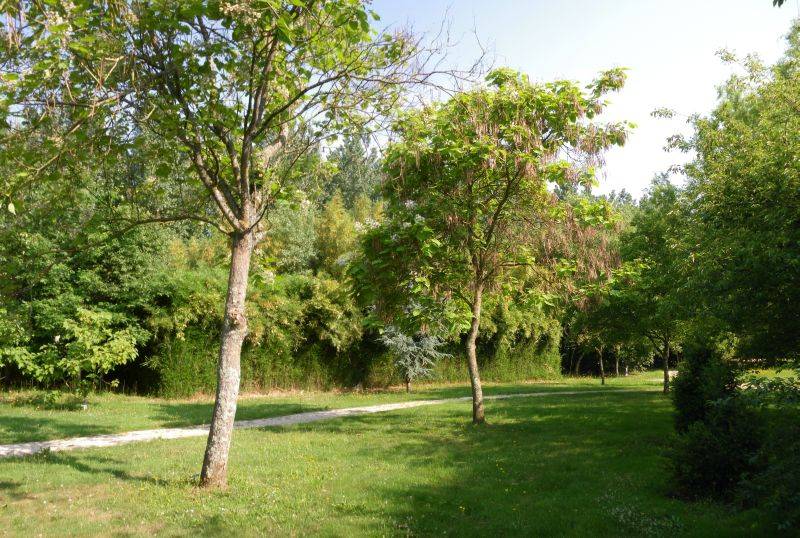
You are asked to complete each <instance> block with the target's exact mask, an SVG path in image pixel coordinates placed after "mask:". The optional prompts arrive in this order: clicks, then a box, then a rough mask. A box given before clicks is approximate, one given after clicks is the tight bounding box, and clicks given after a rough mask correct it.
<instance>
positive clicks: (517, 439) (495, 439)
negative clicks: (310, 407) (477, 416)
mask: <svg viewBox="0 0 800 538" xmlns="http://www.w3.org/2000/svg"><path fill="white" fill-rule="evenodd" d="M570 398H571V399H567V397H561V398H559V397H556V396H553V397H551V398H546V399H545V398H543V399H530V400H528V399H524V398H523V399H515V400H508V401H499V402H492V403H491V404H489V405H487V417H488V419H489V421H490V423H489V425H486V426H472V425H470V424H468V423H467V421H468V420H469V406H468V405H465V406H463V407H464V409H463V410H462V409H461V408H460V406H459V407H456V406H447V407H446V408H444V409H441V408H440V409H438V410H436V411H433V410H425V411H421V413H422V414H423V417H420V416H416V417H409V416H408V415H404V414H403V412H397V413H390V414H387V415H382V416H380V417H375V416H360V417H353V418H349V419H347V420H343V421H335V422H331V423H320V424H316V425H313V426H311V425H309V426H306V427H308V428H313V429H314V430H317V431H320V432H333V433H342V434H347V433H352V432H353V431H354V430H360V431H367V432H369V431H370V430H372V431H374V432H376V433H378V434H381V433H383V432H390V433H391V434H393V435H394V436H395V437H396V438H397V441H396V442H393V443H391V445H389V446H385V445H378V446H376V445H375V444H369V446H365V447H363V448H362V449H356V450H355V455H354V456H351V457H353V458H355V459H361V458H363V459H371V460H377V461H381V460H390V461H393V462H396V464H397V465H398V466H399V467H401V469H404V470H405V472H400V473H399V476H400V477H401V479H400V480H381V481H378V483H377V484H372V485H371V487H372V488H373V489H375V490H377V492H378V493H377V495H376V496H378V497H379V498H382V499H387V500H388V502H387V503H385V504H384V505H382V506H379V507H371V506H361V505H358V504H357V503H356V506H357V510H361V511H362V512H364V513H366V514H367V515H368V516H369V519H370V520H372V521H376V520H377V521H380V522H381V523H380V524H383V525H385V524H386V523H387V519H388V520H389V521H388V522H389V523H390V525H391V526H392V527H393V528H394V529H395V532H396V533H398V534H409V535H421V536H428V535H437V534H446V535H457V536H492V535H495V536H547V535H552V536H563V535H592V536H595V535H607V536H620V535H640V534H646V535H659V534H664V535H669V534H673V533H674V532H677V531H679V530H680V528H681V525H682V523H681V521H680V520H679V519H678V518H677V517H675V516H674V515H673V514H671V513H670V512H669V510H668V509H667V508H666V505H668V504H669V502H671V501H670V500H668V499H666V498H665V493H666V491H665V489H664V487H665V486H664V480H663V476H662V469H661V466H660V460H659V457H658V454H660V453H662V452H663V450H664V448H665V442H666V441H665V433H666V432H668V431H669V429H670V427H671V422H670V416H669V411H668V408H667V406H664V405H660V406H658V408H657V409H651V410H648V409H647V407H646V406H650V407H651V408H652V406H653V405H654V404H655V403H656V402H659V401H660V402H661V403H662V404H663V400H659V399H658V398H659V397H658V396H657V395H654V394H646V393H645V394H641V393H640V394H636V393H631V394H624V395H614V396H613V397H612V396H606V395H599V396H598V395H586V396H580V397H570ZM395 437H393V438H392V440H393V441H394V439H395ZM395 476H397V473H395ZM365 480H368V478H367V479H365ZM665 503H666V504H665ZM351 512H352V510H351ZM351 515H352V514H351V513H342V516H343V517H348V516H351ZM381 529H382V528H381V527H380V525H378V524H376V528H375V531H376V532H382V531H381ZM384 530H385V529H384Z"/></svg>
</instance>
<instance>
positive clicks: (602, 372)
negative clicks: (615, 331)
mask: <svg viewBox="0 0 800 538" xmlns="http://www.w3.org/2000/svg"><path fill="white" fill-rule="evenodd" d="M597 352H598V354H599V355H600V384H601V385H605V384H606V370H605V368H603V346H600V349H598V350H597Z"/></svg>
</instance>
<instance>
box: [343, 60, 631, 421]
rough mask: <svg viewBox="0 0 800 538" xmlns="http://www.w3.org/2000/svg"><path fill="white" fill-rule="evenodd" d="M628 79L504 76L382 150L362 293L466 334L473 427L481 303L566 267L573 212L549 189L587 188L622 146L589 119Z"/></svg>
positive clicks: (477, 413)
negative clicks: (380, 199)
mask: <svg viewBox="0 0 800 538" xmlns="http://www.w3.org/2000/svg"><path fill="white" fill-rule="evenodd" d="M624 78H625V77H624V72H623V71H622V70H619V69H617V70H612V71H609V72H606V73H603V74H602V75H601V76H600V78H598V79H597V80H596V81H595V82H594V83H592V84H591V85H590V86H589V90H588V92H587V93H584V92H583V91H582V90H581V89H580V88H579V87H578V86H577V85H575V84H574V83H572V82H566V81H557V82H552V83H547V84H533V83H531V82H530V81H529V80H528V78H527V77H526V76H524V75H522V74H519V73H516V72H514V71H512V70H509V69H499V70H495V71H493V72H492V73H491V74H490V75H489V76H488V77H487V80H488V82H489V86H488V87H480V88H477V89H474V90H472V91H468V92H464V93H461V94H458V95H456V96H455V97H453V98H452V99H451V100H450V101H448V102H446V103H442V104H436V105H431V106H428V107H426V108H425V109H423V110H420V111H418V112H414V113H410V114H408V115H406V116H404V117H403V118H401V119H400V121H399V122H398V123H397V126H396V130H397V138H396V140H395V141H394V142H393V143H392V144H390V145H389V147H388V149H387V151H386V172H387V183H386V186H385V191H384V192H385V196H386V197H387V199H388V205H389V207H388V221H387V223H386V224H384V225H383V226H381V227H380V228H378V229H376V230H375V231H373V232H372V233H370V234H367V236H366V238H365V242H364V247H365V256H364V260H363V263H361V264H360V265H359V266H357V267H356V272H357V276H359V277H360V278H361V279H362V282H367V283H369V285H370V286H372V287H373V288H378V289H380V290H381V292H380V293H377V292H370V291H367V290H365V289H364V288H369V287H370V286H362V290H361V292H362V294H366V295H367V298H368V299H370V300H373V299H374V301H376V302H375V304H376V305H377V307H378V308H379V309H384V311H388V310H390V307H391V306H395V307H397V308H399V309H401V310H404V311H405V312H406V313H411V314H412V315H414V314H415V313H419V314H422V313H424V311H425V309H426V308H428V307H431V308H434V309H436V308H441V309H443V310H444V311H445V312H444V313H442V314H441V315H436V316H432V317H434V318H436V319H438V320H439V321H442V320H447V322H448V323H451V322H452V325H453V329H454V330H455V331H456V332H460V331H462V330H464V329H467V328H468V331H467V337H466V341H465V347H466V355H467V365H468V369H469V375H470V381H471V384H472V396H473V409H472V418H473V422H475V423H482V422H484V420H485V418H484V406H483V391H482V388H481V381H480V374H479V370H478V358H477V350H476V340H477V338H478V333H479V326H480V319H481V308H482V304H483V297H484V294H485V293H494V292H497V291H499V290H500V289H502V287H503V286H504V285H511V283H512V282H514V281H515V280H516V281H519V279H524V278H525V277H526V275H533V274H535V273H537V271H542V270H544V268H545V267H546V266H547V265H548V263H551V262H554V260H555V259H556V258H560V257H561V256H560V254H559V252H560V251H558V250H557V249H558V247H557V244H558V243H559V237H557V234H556V233H555V232H554V230H555V229H557V228H559V226H560V225H561V224H563V223H566V222H568V221H570V219H571V218H572V217H573V213H572V208H571V207H570V206H567V205H566V204H562V203H560V202H559V200H558V199H557V198H556V197H554V196H553V195H552V194H551V192H550V191H549V190H548V185H551V184H559V185H564V186H566V185H568V184H571V183H572V184H591V183H592V182H593V181H594V174H593V172H594V168H593V167H592V166H591V164H592V163H593V162H594V161H593V158H594V157H596V156H597V155H598V154H600V153H601V152H603V151H604V150H605V149H606V148H608V147H609V146H612V145H615V144H621V143H623V141H624V140H625V136H626V125H625V124H614V125H598V124H596V123H592V122H591V121H590V120H592V119H593V118H594V117H595V116H596V115H597V114H599V113H600V112H601V111H602V110H603V108H604V101H603V96H604V95H605V94H606V93H607V92H609V91H613V90H617V89H619V88H620V87H621V86H622V84H623V82H624ZM583 209H585V210H586V212H585V213H586V214H587V215H588V214H589V213H591V210H590V208H589V207H588V205H587V206H584V208H583ZM392 290H393V291H392ZM451 299H452V300H453V301H451ZM426 301H427V302H426Z"/></svg>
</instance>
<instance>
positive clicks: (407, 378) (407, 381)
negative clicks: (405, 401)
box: [406, 377, 411, 392]
mask: <svg viewBox="0 0 800 538" xmlns="http://www.w3.org/2000/svg"><path fill="white" fill-rule="evenodd" d="M406 392H411V378H410V377H406Z"/></svg>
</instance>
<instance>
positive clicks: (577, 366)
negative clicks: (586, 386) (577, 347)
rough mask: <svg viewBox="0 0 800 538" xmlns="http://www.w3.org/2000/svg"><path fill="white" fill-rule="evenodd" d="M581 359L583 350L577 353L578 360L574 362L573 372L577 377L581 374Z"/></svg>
mask: <svg viewBox="0 0 800 538" xmlns="http://www.w3.org/2000/svg"><path fill="white" fill-rule="evenodd" d="M582 360H583V351H581V352H580V353H578V361H577V362H576V363H575V372H574V375H575V377H578V376H579V375H581V361H582Z"/></svg>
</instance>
